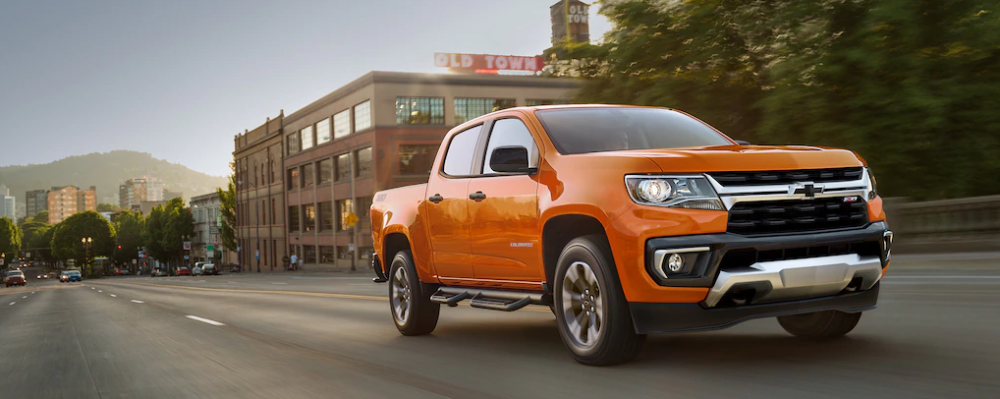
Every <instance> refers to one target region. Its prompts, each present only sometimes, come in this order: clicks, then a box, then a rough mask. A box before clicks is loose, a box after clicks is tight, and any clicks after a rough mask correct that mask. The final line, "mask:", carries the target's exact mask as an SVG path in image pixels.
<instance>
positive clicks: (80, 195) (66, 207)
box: [0, 176, 183, 224]
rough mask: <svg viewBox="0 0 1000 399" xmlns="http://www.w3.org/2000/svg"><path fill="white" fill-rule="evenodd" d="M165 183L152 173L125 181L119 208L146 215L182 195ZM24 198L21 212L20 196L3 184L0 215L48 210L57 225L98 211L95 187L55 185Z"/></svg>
mask: <svg viewBox="0 0 1000 399" xmlns="http://www.w3.org/2000/svg"><path fill="white" fill-rule="evenodd" d="M164 186H165V182H164V180H163V179H160V178H157V177H152V176H143V177H140V178H133V179H129V180H126V181H125V182H124V183H122V184H121V185H120V186H119V187H118V204H117V205H118V208H119V211H120V210H128V211H131V212H140V213H142V214H144V215H146V214H149V212H150V211H151V210H152V209H153V208H155V207H157V206H160V205H164V204H166V203H167V201H170V200H171V199H174V198H182V197H183V193H181V192H178V191H170V190H167V189H165V188H164ZM24 198H25V203H24V207H23V210H22V211H21V212H18V207H17V199H16V198H15V197H14V196H12V195H11V194H10V189H9V188H7V186H6V185H3V184H0V203H2V205H3V206H2V207H0V217H6V218H10V219H12V220H17V219H19V218H24V217H32V216H35V215H37V214H39V213H41V212H42V211H47V212H48V215H49V218H48V223H50V224H57V223H60V222H62V221H63V220H66V218H68V217H70V216H72V215H74V214H77V213H80V212H86V211H98V201H97V198H98V197H97V187H95V186H90V187H89V188H86V189H83V188H80V187H77V186H74V185H67V186H55V187H52V188H50V189H48V190H45V189H36V190H29V191H27V192H26V193H25V196H24ZM101 213H102V214H103V215H104V216H105V217H107V218H109V219H110V218H111V215H112V214H113V213H116V212H111V211H107V210H105V211H104V212H101Z"/></svg>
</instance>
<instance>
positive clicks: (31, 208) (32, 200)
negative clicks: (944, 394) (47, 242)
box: [24, 190, 49, 217]
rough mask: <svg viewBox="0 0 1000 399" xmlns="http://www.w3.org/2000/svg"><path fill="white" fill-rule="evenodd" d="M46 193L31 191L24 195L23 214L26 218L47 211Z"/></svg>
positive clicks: (43, 191)
mask: <svg viewBox="0 0 1000 399" xmlns="http://www.w3.org/2000/svg"><path fill="white" fill-rule="evenodd" d="M48 196H49V194H48V192H47V191H45V190H31V191H28V192H27V193H25V195H24V204H25V213H26V215H27V216H28V217H32V216H35V215H37V214H38V213H39V212H41V211H46V210H48V209H49V202H48Z"/></svg>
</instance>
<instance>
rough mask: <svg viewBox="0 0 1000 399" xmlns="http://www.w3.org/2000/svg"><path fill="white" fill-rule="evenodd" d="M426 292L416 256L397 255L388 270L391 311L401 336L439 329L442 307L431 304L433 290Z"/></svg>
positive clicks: (409, 254)
mask: <svg viewBox="0 0 1000 399" xmlns="http://www.w3.org/2000/svg"><path fill="white" fill-rule="evenodd" d="M427 291H430V290H425V289H423V284H421V283H420V278H419V277H418V276H417V268H416V266H414V264H413V255H412V254H411V253H410V251H409V250H403V251H399V252H398V253H396V256H395V257H394V258H393V259H392V265H391V266H390V269H389V312H390V313H391V314H392V321H393V322H394V323H396V328H397V329H398V330H399V333H400V334H403V335H407V336H413V335H426V334H430V333H431V332H433V331H434V328H435V327H437V321H438V315H439V314H440V312H441V305H440V304H438V303H434V302H431V295H432V294H434V292H433V291H431V292H427Z"/></svg>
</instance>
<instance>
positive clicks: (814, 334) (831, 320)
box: [778, 310, 861, 339]
mask: <svg viewBox="0 0 1000 399" xmlns="http://www.w3.org/2000/svg"><path fill="white" fill-rule="evenodd" d="M859 320H861V313H844V312H838V311H836V310H825V311H822V312H813V313H805V314H797V315H791V316H779V317H778V324H781V327H782V328H784V329H785V331H788V332H789V333H791V334H792V335H795V336H798V337H804V338H814V339H830V338H837V337H840V336H843V335H845V334H847V333H849V332H851V330H853V329H854V327H855V326H857V325H858V321H859Z"/></svg>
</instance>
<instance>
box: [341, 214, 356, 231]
mask: <svg viewBox="0 0 1000 399" xmlns="http://www.w3.org/2000/svg"><path fill="white" fill-rule="evenodd" d="M344 222H346V223H347V227H354V225H355V224H358V215H355V214H354V212H350V213H348V214H347V216H344Z"/></svg>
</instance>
